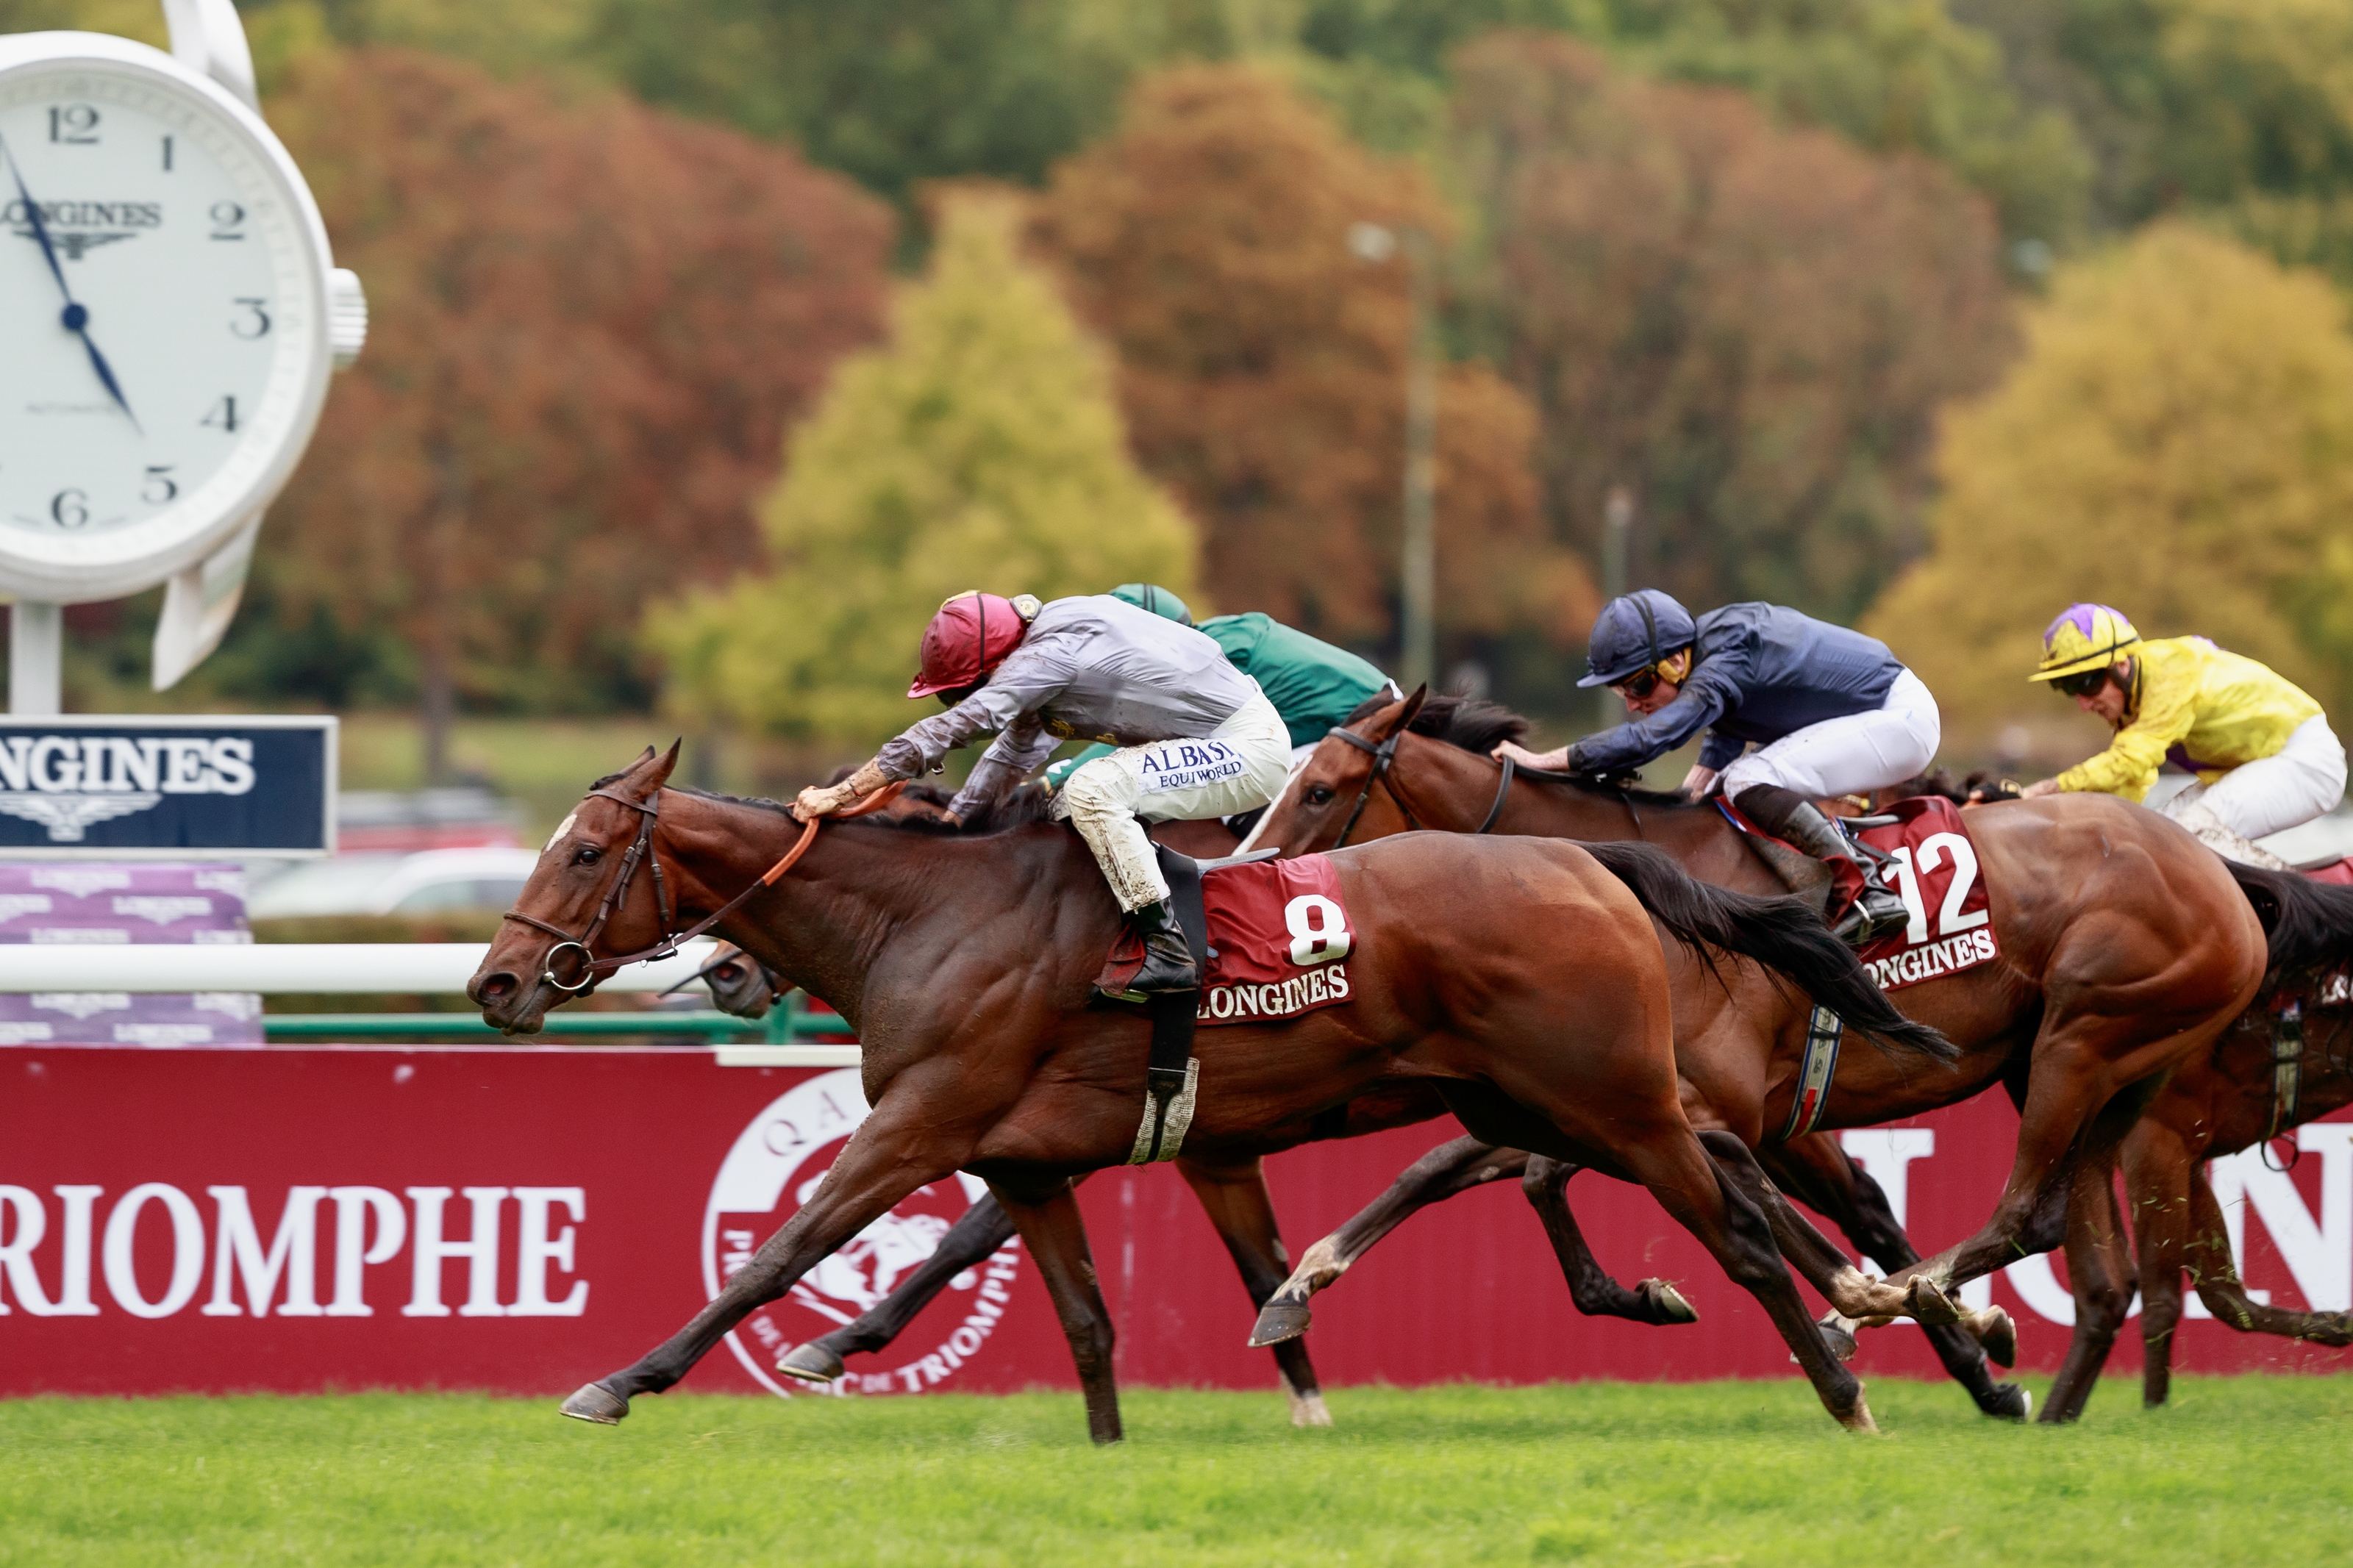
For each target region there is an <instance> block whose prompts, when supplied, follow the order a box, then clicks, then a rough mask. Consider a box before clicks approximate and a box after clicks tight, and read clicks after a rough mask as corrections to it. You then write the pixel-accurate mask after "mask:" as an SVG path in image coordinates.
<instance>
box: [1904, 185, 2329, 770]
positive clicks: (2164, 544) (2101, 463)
mask: <svg viewBox="0 0 2353 1568" xmlns="http://www.w3.org/2000/svg"><path fill="white" fill-rule="evenodd" d="M2028 342H2029V344H2030V346H2029V349H2028V352H2027V353H2026V356H2025V357H2024V359H2022V360H2021V362H2020V363H2019V364H2018V366H2017V368H2016V369H2015V370H2014V371H2013V372H2012V373H2011V374H2010V376H2009V378H2008V379H2007V380H2006V381H2004V382H2003V383H2002V384H2001V385H2000V388H1998V389H1997V390H1995V391H1994V392H1992V393H1991V394H1989V395H1987V396H1986V397H1984V398H1983V399H1981V400H1979V401H1978V402H1976V403H1974V404H1972V405H1968V406H1965V407H1963V408H1960V409H1957V410H1956V411H1955V412H1953V413H1952V414H1951V415H1950V416H1948V418H1947V423H1946V426H1945V430H1944V434H1943V438H1942V441H1941V443H1940V445H1939V447H1938V452H1937V460H1936V467H1937V471H1938V473H1939V474H1940V476H1941V477H1942V479H1943V481H1944V486H1945V491H1944V494H1943V496H1942V498H1941V499H1940V500H1938V502H1937V504H1936V510H1935V514H1934V520H1933V532H1934V547H1933V550H1932V552H1931V553H1930V554H1929V555H1928V557H1927V558H1926V560H1924V561H1922V562H1921V563H1919V564H1918V565H1917V566H1916V567H1915V568H1914V569H1913V570H1912V571H1911V572H1910V573H1909V574H1906V575H1905V577H1904V578H1903V579H1902V580H1901V581H1900V582H1899V583H1897V584H1895V585H1894V587H1893V588H1892V589H1890V591H1889V592H1888V594H1887V595H1886V596H1885V597H1884V598H1883V600H1882V601H1881V602H1880V603H1879V605H1876V606H1875V607H1874V608H1873V611H1872V613H1871V616H1870V618H1869V620H1868V621H1867V622H1866V625H1867V626H1869V627H1870V629H1871V630H1873V632H1874V633H1876V634H1877V635H1878V636H1880V637H1884V638H1885V639H1886V640H1887V641H1888V643H1889V644H1890V645H1891V646H1892V647H1894V649H1895V651H1896V652H1897V653H1898V654H1899V655H1901V656H1902V657H1903V658H1905V661H1906V662H1908V663H1910V664H1911V665H1912V666H1913V667H1914V668H1916V669H1917V670H1918V671H1919V672H1920V675H1921V677H1922V679H1925V680H1926V681H1927V682H1928V684H1929V686H1930V687H1931V688H1932V689H1935V691H1936V696H1937V700H1938V701H1939V702H1940V703H1942V704H1943V706H1944V709H1945V712H1946V715H1947V723H1948V727H1947V737H1948V740H1950V741H1953V742H1957V745H1958V747H1959V749H1961V750H1964V751H1967V750H1970V749H1975V750H1976V751H1978V752H1979V753H1980V754H1982V753H1983V752H1985V751H1987V750H1988V749H1989V746H1988V742H1989V740H1990V738H1991V736H1992V734H1993V733H1994V731H1995V730H1996V729H1997V728H1998V727H2000V726H2002V725H2005V724H2009V723H2016V722H2020V721H2027V722H2029V723H2032V722H2033V721H2038V720H2041V721H2048V720H2049V719H2050V718H2051V716H2052V714H2053V713H2055V712H2058V711H2059V710H2058V709H2057V708H2056V707H2055V705H2054V704H2053V703H2052V700H2051V698H2050V697H2049V696H2048V695H2046V694H2045V692H2044V690H2043V689H2042V688H2041V687H2039V686H2030V685H2029V684H2028V683H2027V681H2026V679H2025V677H2026V675H2027V673H2028V672H2029V671H2031V669H2032V668H2034V665H2035V661H2036V659H2037V658H2038V651H2037V639H2038V638H2039V637H2040V635H2041V633H2042V627H2043V626H2045V625H2046V624H2047V623H2048V622H2049V621H2050V619H2051V617H2052V616H2054V615H2055V614H2057V613H2058V612H2059V611H2060V610H2061V609H2063V607H2065V606H2066V605H2069V604H2071V603H2073V602H2074V601H2077V600H2083V599H2091V600H2097V601H2100V602H2103V603H2106V604H2112V605H2116V607H2117V608H2119V609H2121V610H2123V611H2124V612H2125V613H2126V615H2127V616H2131V617H2132V620H2133V622H2134V624H2135V625H2136V626H2138V627H2139V628H2140V630H2141V631H2142V632H2143V633H2144V634H2146V635H2147V636H2151V637H2170V636H2179V635H2181V634H2185V633H2193V632H2194V633H2198V634H2200V635H2202V636H2206V637H2212V638H2213V639H2214V640H2215V641H2217V642H2219V643H2221V644H2222V645H2223V646H2224V647H2229V648H2232V649H2233V650H2235V651H2237V652H2240V653H2243V654H2246V655H2248V656H2249V657H2251V658H2259V659H2262V660H2263V661H2264V662H2265V663H2267V664H2270V665H2273V666H2274V667H2275V668H2278V669H2279V670H2280V671H2281V672H2282V673H2283V674H2285V675H2287V676H2289V677H2290V678H2291V679H2295V680H2298V681H2301V682H2304V683H2306V686H2307V687H2308V689H2310V690H2311V691H2312V692H2313V694H2314V695H2315V696H2316V697H2318V698H2320V699H2321V700H2322V701H2324V702H2329V703H2341V702H2342V701H2343V700H2345V699H2346V698H2348V696H2353V610H2348V604H2353V537H2348V534H2347V532H2346V530H2345V526H2344V520H2345V519H2346V517H2347V516H2348V515H2353V339H2348V335H2347V333H2346V330H2345V310H2344V306H2343V305H2342V303H2341V302H2340V301H2339V300H2338V299H2337V296H2336V295H2335V294H2334V293H2333V292H2332V291H2331V290H2330V289H2328V288H2327V286H2326V285H2325V284H2324V283H2323V282H2321V281H2320V279H2317V278H2316V277H2314V276H2312V275H2311V274H2309V273H2304V274H2295V273H2288V272H2284V271H2282V270H2281V269H2280V268H2278V267H2277V266H2275V265H2274V263H2272V262H2271V261H2270V260H2269V259H2267V258H2264V257H2263V256H2260V255H2258V254H2256V253H2254V252H2252V251H2250V250H2247V249H2245V248H2243V247H2239V246H2236V245H2233V244H2231V243H2229V242H2227V241H2225V240H2222V239H2219V238H2216V237H2212V236H2211V235H2209V234H2206V233H2203V232H2200V231H2199V230H2196V229H2192V228H2189V227H2188V226H2180V225H2162V226H2158V227H2155V228H2152V229H2150V230H2147V232H2145V233H2144V234H2143V235H2142V236H2141V237H2138V238H2137V239H2136V240H2134V241H2133V242H2132V243H2131V244H2130V245H2128V246H2126V247H2124V248H2122V249H2121V250H2118V251H2116V253H2114V254H2111V255H2106V256H2103V257H2101V258H2097V259H2094V260H2092V261H2088V262H2085V263H2084V264H2081V265H2079V266H2074V267H2071V268H2066V269H2064V270H2063V272H2062V273H2061V274H2060V275H2059V277H2058V278H2057V279H2056V281H2055V284H2054V287H2053V289H2052V294H2051V297H2050V300H2048V302H2047V303H2045V304H2043V305H2042V306H2041V307H2039V308H2038V309H2036V310H2034V311H2033V312H2032V314H2031V319H2030V322H2029V330H2028Z"/></svg>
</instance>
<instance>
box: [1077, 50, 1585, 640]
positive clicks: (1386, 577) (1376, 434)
mask: <svg viewBox="0 0 2353 1568" xmlns="http://www.w3.org/2000/svg"><path fill="white" fill-rule="evenodd" d="M1366 222H1371V223H1379V224H1383V225H1388V226H1418V227H1419V228H1421V229H1423V230H1425V231H1427V232H1429V233H1430V234H1431V235H1433V236H1434V237H1439V238H1440V239H1442V238H1443V237H1445V236H1446V234H1447V232H1448V230H1449V228H1450V226H1451V221H1450V218H1449V216H1448V214H1447V212H1446V210H1445V208H1444V206H1443V205H1441V204H1440V201H1439V200H1438V198H1437V195H1436V193H1435V192H1434V191H1433V190H1432V189H1431V188H1430V184H1429V183H1428V182H1427V181H1426V180H1425V179H1424V178H1422V177H1421V176H1420V175H1419V173H1417V172H1416V171H1415V170H1413V169H1411V168H1410V167H1409V166H1407V165H1404V164H1400V163H1390V162H1387V161H1385V160H1382V159H1380V158H1377V157H1376V156H1374V155H1373V154H1372V153H1368V152H1366V150H1365V149H1363V148H1362V147H1359V146H1357V145H1356V144H1355V143H1353V142H1349V141H1348V140H1347V138H1346V137H1345V136H1344V135H1343V134H1342V133H1341V132H1340V131H1339V130H1338V129H1337V128H1336V127H1335V125H1333V124H1332V123H1331V121H1329V120H1327V119H1326V118H1325V117H1324V115H1323V114H1322V113H1321V112H1319V111H1318V110H1314V109H1313V108H1311V107H1309V106H1308V105H1307V104H1305V103H1303V102H1302V101H1301V100H1299V99H1297V98H1296V97H1294V96H1293V94H1292V92H1291V91H1290V90H1289V89H1288V88H1287V87H1286V86H1285V85H1284V84H1283V82H1282V79H1280V78H1278V77H1276V76H1274V75H1272V74H1271V73H1270V72H1267V71H1265V70H1262V69H1260V68H1254V67H1249V66H1191V67H1181V68H1175V69H1172V70H1168V71H1166V72H1163V73H1160V74H1158V75H1156V76H1154V77H1150V78H1147V79H1145V80H1144V81H1143V82H1142V83H1140V84H1139V85H1138V87H1137V88H1136V89H1135V90H1134V93H1133V94H1132V96H1131V98H1130V100H1129V101H1128V105H1127V109H1126V112H1125V116H1124V121H1123V122H1122V124H1121V126H1120V128H1119V131H1118V132H1117V133H1116V134H1115V135H1113V137H1112V138H1111V139H1109V140H1108V141H1107V142H1103V143H1102V144H1100V145H1098V146H1096V147H1095V148H1093V149H1091V150H1090V151H1088V152H1086V153H1082V154H1080V155H1079V156H1077V157H1074V158H1071V159H1070V160H1068V161H1066V162H1065V163H1062V164H1061V165H1060V166H1059V167H1058V168H1057V169H1056V171H1055V173H1054V177H1053V180H1052V183H1051V186H1050V190H1049V192H1048V193H1047V195H1045V196H1044V197H1043V198H1041V200H1040V202H1039V208H1038V216H1037V218H1036V221H1035V223H1034V224H1033V226H1032V237H1033V239H1034V241H1035V243H1036V244H1037V246H1038V247H1039V249H1040V251H1041V252H1042V253H1043V254H1044V255H1046V256H1047V257H1048V258H1050V260H1051V261H1052V262H1053V264H1054V265H1055V266H1056V268H1058V270H1059V271H1060V274H1061V276H1062V278H1063V279H1064V281H1065V285H1066V287H1067V288H1068V289H1069V291H1070V293H1071V298H1072V300H1073V301H1074V303H1075V304H1076V305H1077V307H1078V310H1079V311H1080V314H1081V315H1082V317H1084V318H1085V319H1087V320H1088V321H1090V322H1091V323H1092V325H1093V326H1094V327H1095V328H1096V329H1097V330H1098V331H1102V332H1103V334H1104V335H1105V336H1106V337H1107V338H1108V339H1109V340H1110V341H1111V342H1112V343H1113V346H1114V347H1115V348H1116V349H1117V351H1118V354H1119V361H1120V387H1121V400H1122V403H1123V405H1124V407H1125V409H1126V413H1127V418H1128V424H1129V428H1130V430H1131V432H1132V435H1133V439H1134V446H1135V450H1136V455H1137V457H1138V458H1139V460H1141V461H1142V463H1143V464H1144V466H1145V468H1146V469H1147V470H1148V471H1150V472H1151V473H1152V474H1153V476H1154V477H1155V478H1156V479H1159V480H1160V481H1161V482H1162V483H1163V484H1165V485H1166V486H1167V487H1168V488H1169V489H1171V490H1172V491H1173V492H1175V493H1176V496H1177V497H1178V499H1179V500H1181V501H1182V502H1183V504H1184V506H1185V508H1186V510H1187V512H1189V513H1190V514H1191V515H1192V517H1193V518H1194V519H1195V521H1197V522H1198V523H1199V525H1200V526H1201V529H1202V533H1203V544H1204V548H1203V555H1204V579H1205V586H1206V588H1207V591H1208V598H1209V599H1210V600H1211V601H1213V602H1214V603H1215V605H1216V606H1217V607H1218V608H1219V609H1221V610H1232V609H1250V610H1264V611H1266V612H1268V613H1269V614H1271V615H1272V616H1275V617H1277V618H1278V619H1281V620H1284V621H1288V622H1290V623H1292V624H1293V625H1296V626H1302V627H1304V628H1306V629H1308V630H1310V631H1313V632H1314V633H1316V634H1317V635H1319V636H1323V637H1331V638H1334V639H1335V640H1339V641H1345V642H1355V643H1358V644H1360V645H1362V644H1368V643H1370V642H1372V641H1374V640H1376V639H1379V638H1381V637H1385V636H1386V635H1387V633H1388V628H1389V624H1390V621H1391V612H1392V606H1393V605H1394V603H1395V595H1396V591H1397V588H1396V580H1397V565H1396V563H1397V555H1398V518H1399V511H1400V505H1401V503H1400V500H1399V496H1400V489H1401V486H1402V482H1403V479H1402V476H1403V468H1404V457H1403V447H1404V429H1405V381H1406V361H1407V353H1408V348H1409V337H1410V333H1411V321H1410V306H1409V297H1408V279H1407V273H1406V268H1405V263H1404V260H1403V258H1401V257H1396V258H1391V259H1389V260H1388V261H1387V262H1385V263H1382V264H1380V265H1370V264H1367V263H1366V262H1364V261H1361V260H1359V259H1357V258H1356V257H1355V256H1353V255H1352V254H1351V253H1350V251H1349V247H1348V236H1349V230H1350V227H1351V226H1352V225H1355V224H1358V223H1366ZM1534 437H1535V417H1534V415H1533V413H1532V411H1531V410H1530V409H1529V408H1528V406H1527V404H1526V402H1525V399H1524V398H1522V397H1521V396H1520V395H1518V394H1517V393H1516V392H1515V391H1514V389H1513V388H1512V387H1510V386H1509V385H1507V384H1504V382H1503V381H1501V380H1500V379H1498V378H1497V377H1496V375H1495V374H1493V372H1492V371H1490V370H1488V369H1487V368H1485V367H1484V366H1482V365H1477V364H1461V365H1453V366H1450V367H1448V368H1446V369H1445V370H1444V371H1443V372H1442V374H1441V376H1440V383H1439V389H1438V433H1437V447H1438V460H1439V461H1438V468H1439V473H1438V492H1437V493H1438V569H1439V575H1440V590H1439V606H1438V620H1439V632H1440V638H1441V645H1442V646H1446V645H1451V646H1452V647H1456V648H1458V649H1459V648H1460V647H1462V639H1463V638H1464V637H1468V636H1471V635H1475V634H1479V633H1484V632H1492V631H1496V630H1500V629H1503V628H1504V627H1506V626H1514V625H1526V624H1529V623H1530V622H1531V621H1532V620H1533V621H1538V622H1542V623H1544V624H1546V625H1547V626H1550V625H1552V624H1555V623H1565V624H1567V626H1568V627H1569V628H1570V630H1571V631H1572V632H1574V633H1580V634H1581V632H1582V630H1583V626H1584V624H1585V623H1586V622H1587V621H1588V620H1589V619H1590V616H1591V608H1592V605H1591V596H1592V595H1591V589H1590V587H1589V586H1588V584H1587V581H1586V578H1585V576H1584V574H1582V572H1581V571H1580V570H1579V569H1578V568H1577V565H1576V563H1574V562H1573V561H1572V560H1570V559H1569V558H1567V556H1566V555H1564V554H1562V553H1560V552H1556V551H1551V550H1549V549H1548V547H1547V545H1546V541H1545V537H1544V531H1543V526H1542V521H1541V515H1540V512H1539V510H1538V507H1537V504H1536V502H1537V494H1536V489H1535V483H1534V479H1533V475H1532V473H1531V470H1530V468H1529V466H1528V458H1529V449H1530V444H1531V442H1532V441H1533V439H1534Z"/></svg>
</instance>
